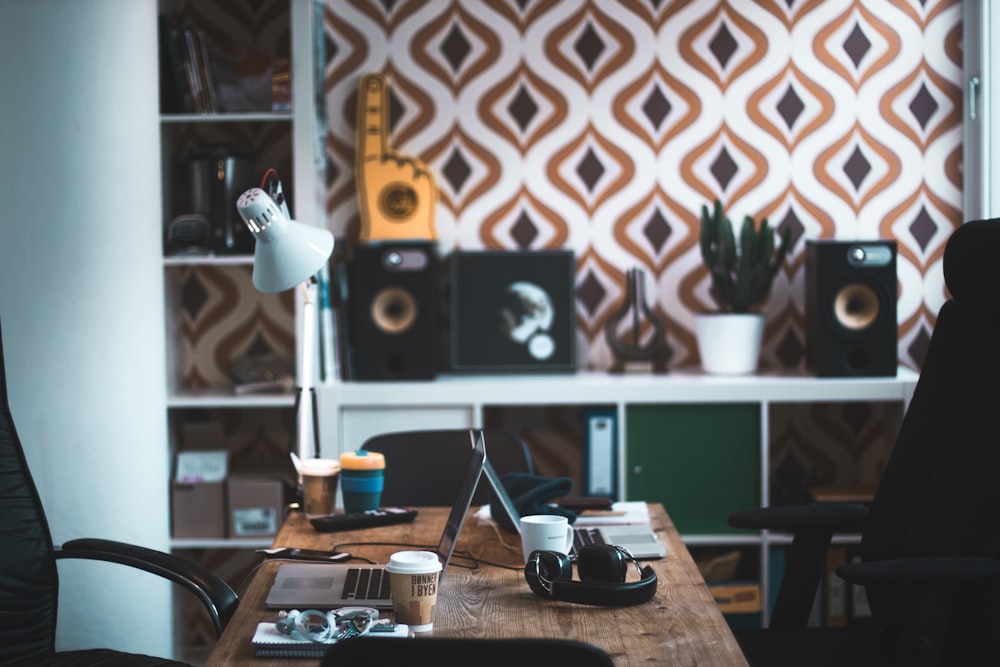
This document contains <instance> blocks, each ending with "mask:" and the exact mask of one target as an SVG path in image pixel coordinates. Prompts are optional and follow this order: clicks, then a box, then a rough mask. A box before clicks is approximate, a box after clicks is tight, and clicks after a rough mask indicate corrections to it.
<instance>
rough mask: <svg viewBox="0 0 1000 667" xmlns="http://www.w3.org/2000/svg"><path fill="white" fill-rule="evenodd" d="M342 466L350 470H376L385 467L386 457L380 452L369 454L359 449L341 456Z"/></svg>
mask: <svg viewBox="0 0 1000 667" xmlns="http://www.w3.org/2000/svg"><path fill="white" fill-rule="evenodd" d="M340 465H341V467H343V468H347V469H348V470H375V469H378V468H384V467H385V456H383V455H382V454H381V453H380V452H369V451H367V450H365V449H359V450H358V451H356V452H344V453H343V454H341V455H340Z"/></svg>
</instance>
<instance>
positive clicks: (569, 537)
mask: <svg viewBox="0 0 1000 667" xmlns="http://www.w3.org/2000/svg"><path fill="white" fill-rule="evenodd" d="M572 548H573V527H572V526H570V525H569V519H567V518H566V517H564V516H559V515H557V514H531V515H528V516H522V517H521V550H522V551H523V552H524V562H525V563H527V562H528V556H529V555H531V552H532V551H557V552H559V553H561V554H568V553H569V552H570V549H572Z"/></svg>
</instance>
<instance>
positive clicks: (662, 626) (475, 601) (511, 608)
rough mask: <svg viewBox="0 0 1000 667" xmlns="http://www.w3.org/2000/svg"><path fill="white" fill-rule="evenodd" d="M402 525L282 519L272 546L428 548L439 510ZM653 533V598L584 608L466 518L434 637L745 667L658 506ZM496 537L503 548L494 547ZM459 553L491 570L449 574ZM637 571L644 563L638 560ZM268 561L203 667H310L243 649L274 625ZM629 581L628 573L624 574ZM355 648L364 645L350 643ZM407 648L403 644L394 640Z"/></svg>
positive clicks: (375, 556) (514, 549)
mask: <svg viewBox="0 0 1000 667" xmlns="http://www.w3.org/2000/svg"><path fill="white" fill-rule="evenodd" d="M419 509H420V514H419V515H418V516H417V518H416V520H415V521H414V522H413V523H410V524H402V525H397V526H386V527H383V528H369V529H367V530H363V531H352V532H342V533H317V532H316V531H315V530H313V529H312V527H311V526H310V525H309V523H308V522H307V521H306V519H305V518H304V517H303V516H302V515H301V514H294V515H292V516H291V517H289V519H288V521H286V522H285V525H284V526H282V528H281V532H280V533H279V534H278V536H277V537H276V538H275V540H274V545H275V546H292V547H302V548H313V549H332V548H333V547H334V545H338V544H344V543H348V542H352V543H353V542H366V543H374V542H397V543H405V544H406V545H424V546H428V547H430V548H431V549H432V550H433V548H434V547H435V546H436V545H437V540H438V538H439V537H440V535H441V529H442V527H443V525H444V520H445V517H446V516H447V508H443V507H441V508H438V507H433V508H419ZM650 513H651V518H652V522H653V528H654V529H655V530H656V531H657V532H658V534H659V535H660V537H661V539H662V540H663V542H664V544H666V545H667V557H666V558H664V559H662V560H659V561H655V562H652V563H651V564H652V565H653V567H654V569H655V570H656V574H657V578H658V579H659V583H658V587H657V592H656V597H654V598H653V600H651V601H650V602H648V603H646V604H641V605H637V606H634V607H620V608H613V607H592V606H589V605H577V604H572V603H568V602H560V601H556V600H545V599H542V598H541V597H538V596H537V595H535V594H534V593H532V592H531V590H530V589H529V588H528V585H527V583H525V581H524V574H523V570H522V567H521V565H522V556H521V548H520V539H519V538H518V537H517V536H516V535H512V534H510V533H504V532H500V533H499V537H498V531H497V529H496V528H495V527H494V526H493V525H492V524H489V523H487V522H484V521H481V520H479V519H478V518H476V517H474V516H470V517H469V519H468V520H467V521H466V523H465V527H464V528H463V529H462V533H461V536H460V537H459V540H458V544H457V546H456V556H455V557H453V559H452V565H451V566H450V567H449V568H448V571H447V573H446V574H445V576H444V578H443V579H442V582H441V588H440V592H439V597H438V606H437V611H436V618H435V621H434V630H433V633H434V635H435V636H455V637H487V636H489V637H498V636H500V637H546V636H559V637H568V638H571V639H580V640H583V641H586V642H590V643H592V644H595V645H597V646H600V647H601V648H602V649H603V650H605V651H606V652H607V653H609V654H610V655H611V656H612V658H613V659H614V662H615V664H616V665H638V664H643V665H699V666H700V667H707V666H709V665H724V666H725V667H734V666H739V665H746V664H747V663H746V660H745V659H744V657H743V654H742V652H741V651H740V649H739V645H738V644H737V643H736V639H735V638H734V637H733V634H732V632H731V631H730V629H729V626H728V625H727V624H726V621H725V619H724V618H723V616H722V613H721V612H720V611H719V609H718V607H717V606H716V604H715V602H714V601H713V599H712V596H711V594H710V593H709V590H708V587H707V586H706V585H705V582H704V580H703V579H702V577H701V574H700V573H699V572H698V568H697V567H696V566H695V564H694V561H693V560H692V559H691V555H690V554H689V553H688V551H687V548H686V547H685V546H684V543H683V542H681V539H680V535H679V534H678V533H677V530H676V528H674V525H673V523H672V522H671V521H670V518H669V517H668V516H667V513H666V511H664V509H663V506H662V505H650ZM501 538H502V540H503V542H501ZM402 548H406V547H405V546H363V545H358V544H351V545H350V546H345V547H344V548H343V549H341V550H343V551H349V552H350V553H352V554H354V555H355V556H360V557H363V558H368V559H371V560H373V561H376V562H386V561H387V560H388V558H389V554H390V553H392V552H393V551H398V550H399V549H402ZM463 552H467V553H470V554H472V555H473V556H475V557H476V558H478V559H480V560H481V561H489V562H490V563H498V564H501V565H506V566H509V568H510V569H508V568H505V567H497V566H494V565H487V564H480V565H479V567H478V568H476V569H469V568H465V567H456V565H467V564H469V561H468V560H467V559H464V558H460V557H459V556H460V555H461V553H463ZM644 564H645V563H644ZM277 566H278V564H277V563H267V564H265V565H264V566H263V567H262V568H261V569H260V570H258V571H257V573H256V576H255V577H254V578H253V580H252V581H251V583H250V585H249V586H248V587H247V590H246V591H245V593H244V594H243V596H242V599H241V602H240V606H239V608H238V609H237V611H236V615H235V616H234V617H233V619H232V621H230V623H229V625H228V626H227V628H226V631H225V632H224V633H223V635H222V637H221V638H220V639H219V642H218V644H217V645H216V647H215V648H214V650H213V651H212V654H211V655H210V656H209V659H208V663H207V666H208V667H217V666H220V665H287V666H288V667H295V666H299V667H301V666H302V665H308V664H316V663H318V661H317V660H305V659H265V658H257V657H255V656H254V652H253V649H252V647H251V646H250V637H251V636H252V635H253V631H254V629H255V628H256V627H257V623H259V622H261V621H273V620H275V619H276V618H277V612H274V611H268V610H266V609H264V598H265V597H266V596H267V591H268V589H269V588H270V586H271V583H272V582H273V581H274V575H275V572H276V571H277ZM629 577H630V578H629V580H630V581H631V580H634V579H635V578H636V577H637V574H636V573H635V572H634V568H633V571H631V572H630V573H629ZM359 641H364V640H363V639H362V640H359ZM399 641H407V640H399Z"/></svg>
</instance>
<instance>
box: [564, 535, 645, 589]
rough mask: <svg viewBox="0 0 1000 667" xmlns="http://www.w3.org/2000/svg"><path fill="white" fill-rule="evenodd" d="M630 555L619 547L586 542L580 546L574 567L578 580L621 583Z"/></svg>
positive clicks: (623, 579)
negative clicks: (586, 543) (578, 576)
mask: <svg viewBox="0 0 1000 667" xmlns="http://www.w3.org/2000/svg"><path fill="white" fill-rule="evenodd" d="M630 562H631V561H630V557H629V556H628V554H627V553H626V552H625V551H624V550H622V549H621V547H616V546H612V545H610V544H588V545H586V546H584V547H581V548H580V552H579V554H578V555H577V559H576V569H577V572H579V574H580V581H585V582H593V583H605V584H623V583H625V575H626V574H627V573H628V566H629V563H630Z"/></svg>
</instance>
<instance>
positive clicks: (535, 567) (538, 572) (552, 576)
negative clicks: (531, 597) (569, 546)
mask: <svg viewBox="0 0 1000 667" xmlns="http://www.w3.org/2000/svg"><path fill="white" fill-rule="evenodd" d="M572 578H573V561H571V560H570V558H569V556H567V555H566V554H561V553H559V552H558V551H540V550H536V551H532V552H531V553H530V554H528V562H527V563H525V564H524V580H525V581H527V582H528V587H529V588H531V590H532V591H534V592H535V593H536V594H537V595H541V596H542V597H543V598H549V597H552V586H553V584H554V582H556V581H561V580H565V581H570V580H571V579H572Z"/></svg>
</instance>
